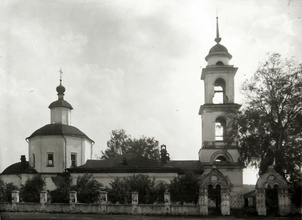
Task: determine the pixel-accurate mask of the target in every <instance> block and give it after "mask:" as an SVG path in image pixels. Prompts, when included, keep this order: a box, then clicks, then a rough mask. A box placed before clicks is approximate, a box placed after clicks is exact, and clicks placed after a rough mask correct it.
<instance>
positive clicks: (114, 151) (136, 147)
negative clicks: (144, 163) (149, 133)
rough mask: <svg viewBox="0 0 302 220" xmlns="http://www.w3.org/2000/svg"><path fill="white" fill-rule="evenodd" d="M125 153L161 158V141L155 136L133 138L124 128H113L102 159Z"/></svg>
mask: <svg viewBox="0 0 302 220" xmlns="http://www.w3.org/2000/svg"><path fill="white" fill-rule="evenodd" d="M125 153H137V154H139V155H142V156H144V157H147V158H150V159H155V160H159V142H158V141H157V140H155V139H154V138H153V137H152V138H149V137H145V136H142V137H141V138H139V139H136V138H131V136H130V135H128V134H126V132H125V131H124V130H123V129H121V130H113V131H112V133H111V135H110V140H109V141H107V149H106V150H105V152H103V151H102V156H101V159H107V158H110V157H115V156H118V155H122V154H125Z"/></svg>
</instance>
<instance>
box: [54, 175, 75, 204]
mask: <svg viewBox="0 0 302 220" xmlns="http://www.w3.org/2000/svg"><path fill="white" fill-rule="evenodd" d="M51 179H52V181H53V182H54V184H55V185H56V189H55V190H53V191H51V192H50V195H51V202H52V203H69V191H70V186H71V178H70V175H69V173H66V174H65V173H64V174H58V175H57V176H56V177H51Z"/></svg>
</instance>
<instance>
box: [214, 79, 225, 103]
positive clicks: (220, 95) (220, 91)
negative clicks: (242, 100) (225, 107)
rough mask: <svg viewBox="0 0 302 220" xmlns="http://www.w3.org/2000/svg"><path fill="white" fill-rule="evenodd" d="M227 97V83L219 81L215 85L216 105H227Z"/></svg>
mask: <svg viewBox="0 0 302 220" xmlns="http://www.w3.org/2000/svg"><path fill="white" fill-rule="evenodd" d="M226 102H227V100H226V95H225V81H224V79H221V78H219V79H217V80H216V81H215V83H214V97H213V103H214V104H223V103H226Z"/></svg>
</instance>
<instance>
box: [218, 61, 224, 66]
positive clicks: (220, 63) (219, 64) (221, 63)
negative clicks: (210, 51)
mask: <svg viewBox="0 0 302 220" xmlns="http://www.w3.org/2000/svg"><path fill="white" fill-rule="evenodd" d="M216 65H218V66H223V65H224V64H223V62H222V61H218V62H217V63H216Z"/></svg>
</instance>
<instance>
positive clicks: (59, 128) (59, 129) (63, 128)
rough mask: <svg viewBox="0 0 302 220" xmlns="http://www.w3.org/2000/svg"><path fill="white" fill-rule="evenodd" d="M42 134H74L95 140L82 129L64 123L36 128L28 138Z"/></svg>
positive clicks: (74, 135)
mask: <svg viewBox="0 0 302 220" xmlns="http://www.w3.org/2000/svg"><path fill="white" fill-rule="evenodd" d="M41 135H64V136H73V137H83V138H87V139H88V140H90V141H92V142H94V141H93V140H91V139H90V138H89V137H88V136H87V135H86V134H84V133H83V132H82V131H80V130H79V129H78V128H76V127H73V126H70V125H64V124H48V125H45V126H44V127H42V128H39V129H38V130H36V131H35V132H34V133H32V135H30V136H29V137H27V138H26V139H30V138H33V137H35V136H41Z"/></svg>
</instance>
